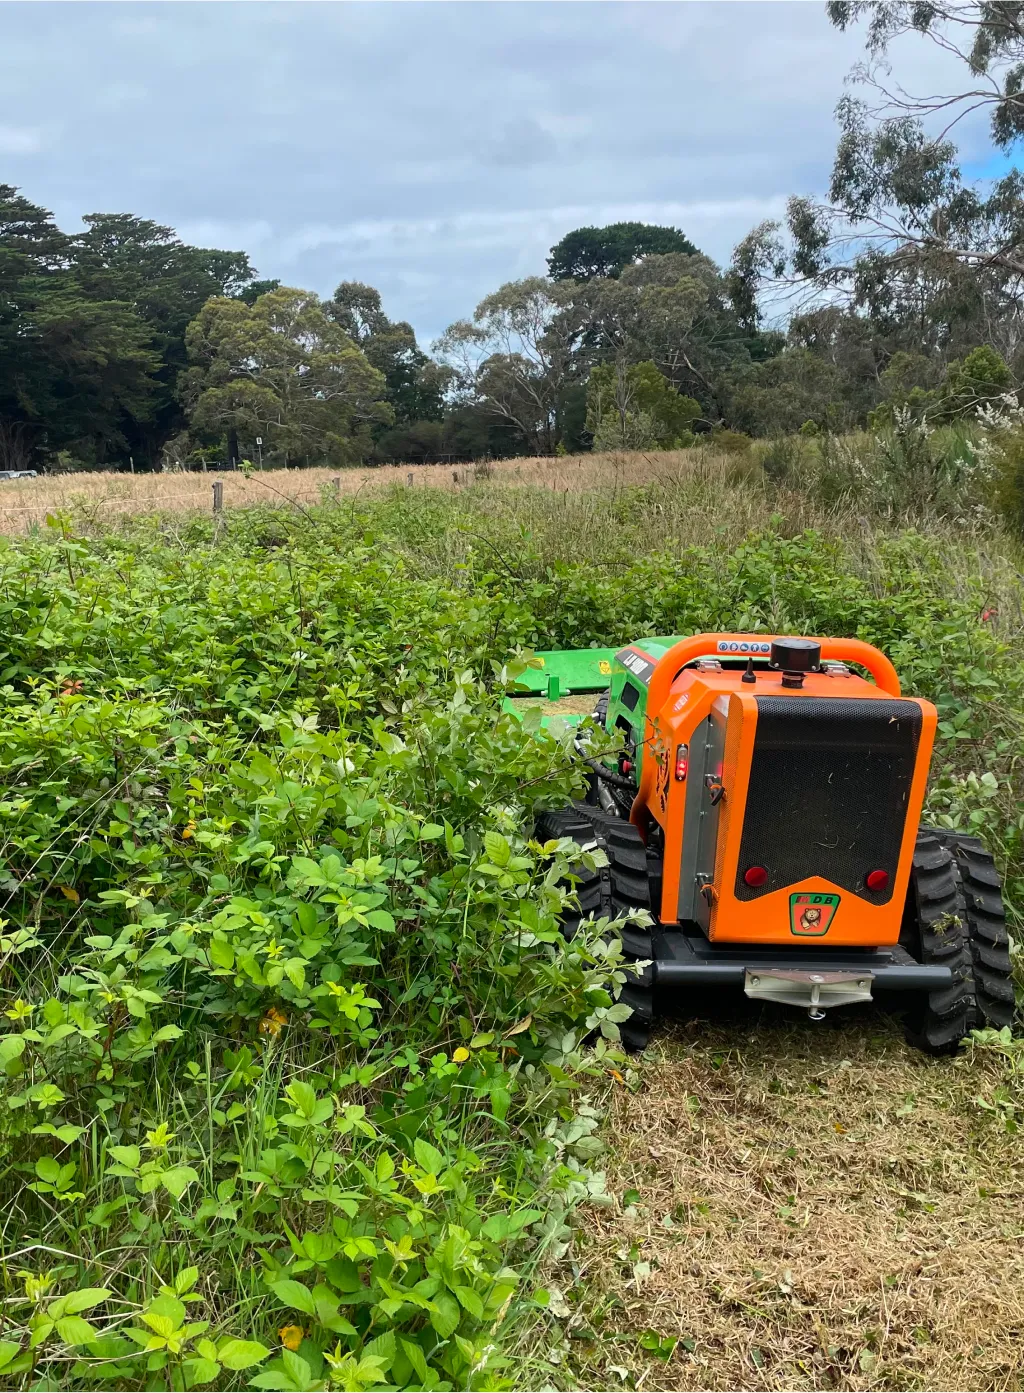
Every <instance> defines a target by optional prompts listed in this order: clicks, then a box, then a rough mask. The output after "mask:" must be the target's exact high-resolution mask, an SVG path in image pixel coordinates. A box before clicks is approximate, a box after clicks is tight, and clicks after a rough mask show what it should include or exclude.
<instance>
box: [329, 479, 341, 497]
mask: <svg viewBox="0 0 1024 1393" xmlns="http://www.w3.org/2000/svg"><path fill="white" fill-rule="evenodd" d="M331 488H332V489H333V490H334V496H335V498H340V497H341V475H340V474H335V476H334V478H333V479H332V480H331Z"/></svg>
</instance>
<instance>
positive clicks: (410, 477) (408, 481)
mask: <svg viewBox="0 0 1024 1393" xmlns="http://www.w3.org/2000/svg"><path fill="white" fill-rule="evenodd" d="M405 482H406V483H407V484H408V485H409V487H410V488H412V475H411V474H407V475H406V476H405Z"/></svg>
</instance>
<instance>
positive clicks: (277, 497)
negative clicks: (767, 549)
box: [0, 450, 727, 533]
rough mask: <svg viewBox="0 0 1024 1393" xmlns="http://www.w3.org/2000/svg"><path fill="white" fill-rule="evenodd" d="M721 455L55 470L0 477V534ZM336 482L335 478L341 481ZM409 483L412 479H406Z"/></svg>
mask: <svg viewBox="0 0 1024 1393" xmlns="http://www.w3.org/2000/svg"><path fill="white" fill-rule="evenodd" d="M726 464H727V461H725V459H724V457H722V456H717V455H714V454H712V453H711V452H705V451H702V450H687V451H670V452H665V453H659V454H652V455H646V454H641V453H631V454H615V455H585V456H578V457H572V456H567V457H565V458H561V459H552V458H532V459H515V460H500V461H495V462H494V463H490V464H486V465H481V464H477V465H472V464H449V465H440V464H437V465H423V466H415V465H398V464H396V465H382V466H381V467H380V468H376V469H369V468H367V469H342V470H337V469H273V470H271V469H268V470H266V471H260V470H256V471H254V472H253V473H252V474H250V475H249V476H248V477H246V476H245V475H244V474H242V473H229V472H226V471H223V472H217V473H210V474H193V473H167V474H110V473H89V474H85V473H83V474H56V475H44V476H43V477H41V478H38V479H9V480H5V481H0V532H6V533H24V532H27V531H29V530H30V529H31V528H32V527H33V526H38V525H39V524H40V523H42V522H43V521H44V520H45V518H46V515H47V513H55V512H58V511H60V512H70V513H72V514H74V515H76V516H79V517H81V518H82V519H83V520H87V521H89V522H91V523H98V522H101V521H104V520H105V519H107V518H108V517H112V516H115V515H116V514H118V513H125V512H134V513H148V512H154V513H155V512H165V511H166V512H176V513H187V512H209V511H210V510H211V508H212V503H213V484H214V482H215V481H219V482H220V483H222V484H223V486H224V507H225V508H226V509H232V508H241V507H246V506H249V505H251V504H254V503H278V504H280V503H282V502H289V501H290V502H295V503H298V504H300V505H302V504H308V503H310V502H314V503H315V502H316V501H317V500H318V499H319V498H321V497H322V496H327V497H332V496H333V495H334V493H335V490H337V493H338V494H339V495H342V496H346V497H350V496H353V495H357V494H359V493H361V492H363V491H365V490H376V489H382V488H388V487H393V486H395V485H399V486H401V487H412V488H417V489H422V488H442V489H460V488H463V487H465V485H467V484H471V483H475V482H482V481H485V480H488V479H490V480H492V481H493V482H497V483H508V484H527V485H533V486H540V487H543V488H545V489H547V488H550V489H552V490H556V491H559V492H565V491H566V490H568V491H569V492H570V493H580V492H585V491H587V490H589V489H602V488H614V487H615V486H616V485H618V486H622V485H623V484H626V483H631V484H637V483H652V482H665V483H669V482H674V481H676V480H678V479H679V478H680V477H681V476H682V477H690V476H692V475H693V474H694V473H695V472H698V473H700V472H704V471H708V470H710V471H711V472H717V471H718V470H720V469H721V468H722V467H723V466H724V465H726ZM335 480H337V484H335V482H334V481H335ZM410 480H411V484H410Z"/></svg>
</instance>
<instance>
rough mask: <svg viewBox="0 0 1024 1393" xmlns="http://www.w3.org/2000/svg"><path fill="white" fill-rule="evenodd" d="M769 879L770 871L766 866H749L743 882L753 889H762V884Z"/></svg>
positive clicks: (744, 873)
mask: <svg viewBox="0 0 1024 1393" xmlns="http://www.w3.org/2000/svg"><path fill="white" fill-rule="evenodd" d="M767 881H768V872H767V871H766V870H765V868H764V866H748V867H747V869H746V870H745V871H744V872H743V883H744V885H749V886H750V888H751V890H760V888H761V886H762V885H764V884H766V883H767Z"/></svg>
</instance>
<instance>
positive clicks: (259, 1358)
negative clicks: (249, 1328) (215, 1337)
mask: <svg viewBox="0 0 1024 1393" xmlns="http://www.w3.org/2000/svg"><path fill="white" fill-rule="evenodd" d="M269 1353H270V1350H268V1349H267V1347H266V1345H261V1344H260V1342H259V1341H258V1340H225V1341H224V1342H223V1344H220V1345H218V1346H217V1358H218V1359H219V1360H220V1362H221V1363H222V1364H223V1365H224V1367H225V1369H251V1368H252V1366H253V1365H254V1364H262V1363H263V1361H264V1359H266V1357H267V1355H268V1354H269Z"/></svg>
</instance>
